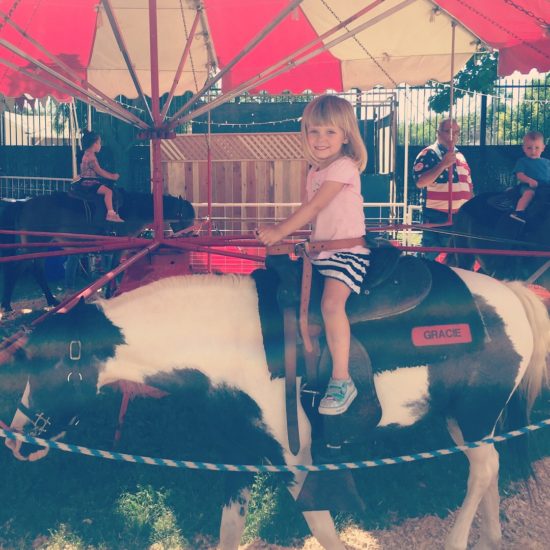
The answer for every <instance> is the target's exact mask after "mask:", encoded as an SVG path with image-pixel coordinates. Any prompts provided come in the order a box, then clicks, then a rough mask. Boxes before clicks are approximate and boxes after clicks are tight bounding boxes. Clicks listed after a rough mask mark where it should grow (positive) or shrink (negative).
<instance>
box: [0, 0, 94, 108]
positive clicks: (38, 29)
mask: <svg viewBox="0 0 550 550" xmlns="http://www.w3.org/2000/svg"><path fill="white" fill-rule="evenodd" d="M97 3H98V0H77V1H76V0H48V1H47V6H46V8H47V9H44V7H45V6H44V4H46V2H44V1H43V0H26V1H24V2H14V1H13V0H0V10H2V12H3V13H4V14H8V15H9V16H10V19H11V20H12V21H13V22H14V23H15V24H17V25H18V26H19V27H21V28H22V29H23V30H24V31H25V32H26V33H27V34H28V35H29V36H30V37H32V38H33V39H34V40H35V41H37V42H38V43H39V44H40V45H42V46H43V47H44V48H46V49H47V50H48V51H49V52H51V53H52V54H54V55H56V56H59V58H60V59H61V60H62V61H63V62H65V63H66V64H67V65H69V66H70V67H71V69H73V70H74V71H75V73H76V74H78V77H79V78H81V79H86V68H87V67H88V63H89V60H90V55H91V52H92V46H93V42H94V35H95V29H96V19H97V9H96V6H97ZM14 6H15V7H14ZM0 39H1V40H6V41H8V42H10V43H11V44H13V45H14V46H16V47H18V48H20V49H22V50H23V51H24V52H25V53H27V54H29V55H30V56H32V57H34V58H36V59H37V60H39V61H41V62H42V63H44V64H45V65H47V66H49V67H50V68H53V69H55V70H56V71H58V70H59V69H58V68H57V67H56V66H55V64H54V63H53V62H52V61H51V60H50V59H49V58H48V56H47V55H46V54H44V53H43V52H41V51H40V50H39V49H38V48H36V47H35V46H33V45H32V44H30V43H29V41H27V40H25V39H24V38H23V36H22V35H21V34H20V33H19V32H17V30H16V29H14V28H13V27H12V26H11V25H9V24H8V23H7V22H6V21H4V20H3V19H1V20H0ZM0 58H1V59H2V60H7V61H9V62H11V63H13V64H15V65H17V66H18V67H22V68H24V69H26V70H29V71H30V72H32V73H33V74H36V75H37V76H39V77H40V78H43V79H47V80H48V81H51V77H50V76H48V75H47V73H46V72H45V71H43V70H42V69H37V68H35V67H34V66H33V64H32V63H31V62H30V61H27V60H25V59H23V58H21V57H20V56H18V55H16V54H15V53H12V52H11V51H9V50H8V49H7V48H5V47H3V46H2V44H1V43H0ZM0 93H2V94H4V95H6V96H10V97H18V96H21V95H23V94H24V93H27V94H29V95H31V96H32V97H43V96H45V95H53V96H55V97H57V98H59V99H64V100H66V99H68V96H67V94H64V93H63V92H61V91H59V90H55V89H52V87H51V86H50V85H48V84H45V83H43V82H40V81H39V80H35V79H33V78H29V77H27V76H24V75H23V74H22V73H20V72H18V71H17V70H15V69H12V68H10V67H7V66H6V65H4V64H1V65H0Z"/></svg>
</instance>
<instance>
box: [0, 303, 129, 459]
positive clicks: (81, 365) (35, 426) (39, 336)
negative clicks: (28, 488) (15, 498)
mask: <svg viewBox="0 0 550 550" xmlns="http://www.w3.org/2000/svg"><path fill="white" fill-rule="evenodd" d="M123 343H124V339H123V337H122V335H121V332H120V330H119V329H118V328H117V327H115V326H114V325H113V324H112V323H111V322H110V321H108V320H106V318H105V316H104V315H102V313H101V310H100V309H99V308H98V307H97V306H96V305H93V304H85V303H84V302H83V301H82V302H81V303H79V304H78V305H77V306H76V307H75V308H73V309H72V310H71V311H69V312H68V313H65V314H56V315H54V316H53V317H52V318H51V319H49V320H48V321H47V322H44V323H42V324H40V325H38V326H37V327H36V329H35V331H34V332H33V333H32V334H31V335H30V337H29V340H28V343H27V345H26V346H25V351H24V352H21V353H20V354H19V355H18V356H17V357H16V358H15V359H14V361H13V364H12V365H11V366H10V371H11V373H12V375H13V374H14V373H17V374H19V375H21V374H22V375H25V376H27V384H26V388H25V391H24V393H23V395H22V396H21V398H20V400H19V403H18V405H17V411H16V413H15V416H14V417H13V420H12V422H11V426H10V427H11V429H13V430H16V431H22V432H23V433H25V434H28V435H31V436H33V437H39V438H57V437H61V436H62V435H63V434H64V432H65V431H66V430H67V429H68V428H70V427H71V426H72V425H73V424H75V422H76V421H77V419H78V415H79V413H80V412H81V410H82V408H83V406H84V405H85V403H86V402H88V401H89V400H90V399H92V398H93V397H94V396H95V394H96V393H97V381H98V375H99V370H100V368H101V366H102V365H103V364H104V363H105V361H107V360H108V359H109V358H111V357H113V356H114V353H115V348H116V346H117V345H119V344H123ZM6 444H7V445H8V447H10V448H11V449H12V451H13V453H14V455H15V456H16V457H17V458H19V459H21V460H27V459H28V460H36V459H37V458H42V457H43V456H45V454H46V453H45V452H44V451H36V447H34V446H31V445H21V444H20V442H14V441H11V440H7V441H6Z"/></svg>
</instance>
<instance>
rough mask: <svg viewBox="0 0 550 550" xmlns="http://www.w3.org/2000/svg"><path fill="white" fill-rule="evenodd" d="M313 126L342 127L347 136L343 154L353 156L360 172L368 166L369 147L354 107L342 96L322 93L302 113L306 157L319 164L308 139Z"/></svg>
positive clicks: (303, 144) (303, 142) (303, 143)
mask: <svg viewBox="0 0 550 550" xmlns="http://www.w3.org/2000/svg"><path fill="white" fill-rule="evenodd" d="M311 126H335V127H337V128H340V129H341V130H342V131H343V132H344V135H345V136H346V139H347V143H344V144H343V145H342V151H343V154H344V155H345V156H347V157H349V158H351V159H352V160H353V161H354V162H355V163H356V164H357V168H358V169H359V172H362V171H363V170H364V169H365V167H366V166H367V149H366V147H365V144H364V143H363V139H362V138H361V134H360V133H359V126H358V125H357V118H356V116H355V113H354V112H353V107H352V106H351V104H350V103H349V101H346V100H345V99H342V98H341V97H338V96H335V95H322V96H319V97H317V98H315V99H314V100H313V101H312V102H311V103H309V104H308V105H307V107H306V108H305V109H304V114H303V115H302V128H301V132H302V146H303V148H304V154H305V157H306V159H307V160H308V161H309V162H311V163H312V164H314V165H316V164H318V162H319V161H318V160H317V159H316V157H315V155H314V154H313V151H312V150H311V147H310V146H309V143H308V140H307V132H308V128H309V127H311Z"/></svg>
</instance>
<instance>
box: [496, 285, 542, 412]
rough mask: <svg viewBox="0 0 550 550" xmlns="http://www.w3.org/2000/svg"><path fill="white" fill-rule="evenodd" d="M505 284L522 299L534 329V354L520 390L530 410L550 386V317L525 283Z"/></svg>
mask: <svg viewBox="0 0 550 550" xmlns="http://www.w3.org/2000/svg"><path fill="white" fill-rule="evenodd" d="M505 284H506V286H507V287H508V288H509V289H510V290H511V291H512V292H513V293H514V294H515V295H516V296H517V297H518V298H519V300H520V301H521V304H522V306H523V309H524V310H525V313H526V315H527V319H528V321H529V324H530V325H531V328H532V330H533V354H532V355H531V360H530V361H529V365H527V370H526V371H525V376H524V377H523V379H522V380H521V383H520V390H521V391H522V392H523V393H524V395H525V397H526V400H527V410H528V412H530V411H531V408H532V406H533V403H534V402H535V399H536V398H537V397H538V395H539V394H540V392H541V390H542V387H543V386H546V387H548V365H547V360H548V357H549V354H550V319H549V317H548V311H547V310H546V306H545V305H544V304H543V303H542V301H541V300H540V299H539V298H538V296H536V295H535V293H534V292H532V291H531V290H529V289H528V288H527V286H526V285H525V284H524V283H521V282H519V281H510V282H506V283H505Z"/></svg>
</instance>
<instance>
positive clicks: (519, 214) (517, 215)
mask: <svg viewBox="0 0 550 550" xmlns="http://www.w3.org/2000/svg"><path fill="white" fill-rule="evenodd" d="M510 218H512V219H513V220H516V221H517V222H521V223H525V212H523V211H522V210H516V211H515V212H512V213H511V214H510Z"/></svg>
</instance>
